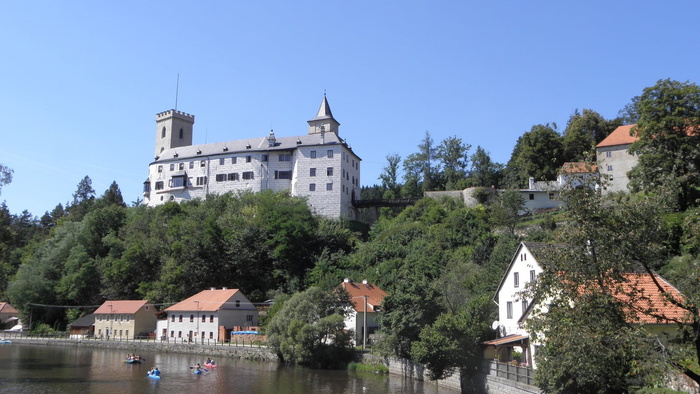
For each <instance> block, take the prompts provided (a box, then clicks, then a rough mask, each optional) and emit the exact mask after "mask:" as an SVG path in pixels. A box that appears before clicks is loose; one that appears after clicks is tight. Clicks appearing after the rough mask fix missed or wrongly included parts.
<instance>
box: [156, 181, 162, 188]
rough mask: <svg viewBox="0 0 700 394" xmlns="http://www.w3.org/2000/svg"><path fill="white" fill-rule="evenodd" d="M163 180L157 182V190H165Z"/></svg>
mask: <svg viewBox="0 0 700 394" xmlns="http://www.w3.org/2000/svg"><path fill="white" fill-rule="evenodd" d="M163 185H164V183H163V181H157V182H156V190H163Z"/></svg>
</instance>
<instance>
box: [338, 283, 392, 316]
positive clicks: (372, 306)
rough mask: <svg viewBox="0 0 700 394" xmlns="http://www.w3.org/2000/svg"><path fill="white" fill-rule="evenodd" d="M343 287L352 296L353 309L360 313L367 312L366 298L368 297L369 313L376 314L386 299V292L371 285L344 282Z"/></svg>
mask: <svg viewBox="0 0 700 394" xmlns="http://www.w3.org/2000/svg"><path fill="white" fill-rule="evenodd" d="M341 286H342V287H343V289H345V291H347V292H348V294H350V299H351V300H352V303H353V307H354V308H355V311H356V312H358V313H361V312H364V311H365V301H364V299H363V298H364V296H367V312H376V311H377V310H376V309H377V307H379V305H381V303H382V300H383V299H384V297H386V293H385V292H384V290H382V289H380V288H379V287H377V286H375V285H373V284H370V283H366V284H365V283H353V282H343V283H342V284H341Z"/></svg>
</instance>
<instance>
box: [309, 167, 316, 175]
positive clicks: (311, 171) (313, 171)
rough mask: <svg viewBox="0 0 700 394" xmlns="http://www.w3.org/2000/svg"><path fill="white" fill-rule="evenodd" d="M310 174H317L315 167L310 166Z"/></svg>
mask: <svg viewBox="0 0 700 394" xmlns="http://www.w3.org/2000/svg"><path fill="white" fill-rule="evenodd" d="M309 176H316V169H315V168H309Z"/></svg>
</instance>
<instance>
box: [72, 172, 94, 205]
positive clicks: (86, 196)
mask: <svg viewBox="0 0 700 394" xmlns="http://www.w3.org/2000/svg"><path fill="white" fill-rule="evenodd" d="M93 198H95V189H93V188H92V179H90V177H89V176H87V175H85V178H83V179H82V180H81V181H80V182H79V183H78V189H77V190H76V191H75V193H73V205H78V204H80V203H82V202H83V201H88V200H91V199H93Z"/></svg>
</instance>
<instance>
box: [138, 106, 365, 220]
mask: <svg viewBox="0 0 700 394" xmlns="http://www.w3.org/2000/svg"><path fill="white" fill-rule="evenodd" d="M307 123H308V128H307V133H306V134H305V135H299V136H292V137H282V136H277V135H276V134H275V132H274V131H272V130H271V131H270V132H269V134H267V135H264V136H259V137H254V138H249V139H240V140H233V141H227V142H216V143H210V144H202V145H192V137H193V134H194V115H190V114H187V113H184V112H181V111H176V110H169V111H165V112H161V113H159V114H157V115H156V143H155V158H154V160H153V162H151V163H150V164H149V167H148V179H147V180H146V181H145V182H144V188H143V199H144V204H146V205H148V206H156V205H159V204H164V203H165V202H168V201H175V202H180V201H184V200H190V199H195V198H199V199H205V198H206V197H207V195H209V194H223V193H226V192H229V191H243V190H250V191H255V192H257V191H263V190H274V191H282V190H287V191H289V192H290V193H291V195H293V196H301V197H306V198H307V199H308V200H307V201H308V204H309V206H310V207H311V209H312V210H313V211H314V212H316V213H318V214H320V215H322V216H326V217H330V218H341V217H343V218H348V219H351V220H355V219H357V213H356V210H355V208H354V207H353V204H352V202H353V200H354V199H356V198H357V199H359V197H360V161H361V160H360V158H359V157H358V156H357V155H356V154H355V152H354V151H353V150H352V148H351V147H350V144H348V143H347V141H345V140H344V139H342V138H340V136H339V126H340V123H338V121H337V120H335V118H334V117H333V114H332V112H331V108H330V106H329V105H328V100H327V99H326V97H325V95H324V97H323V101H322V102H321V106H320V108H319V110H318V112H317V114H316V116H315V117H314V118H313V119H311V120H309V121H307Z"/></svg>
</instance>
